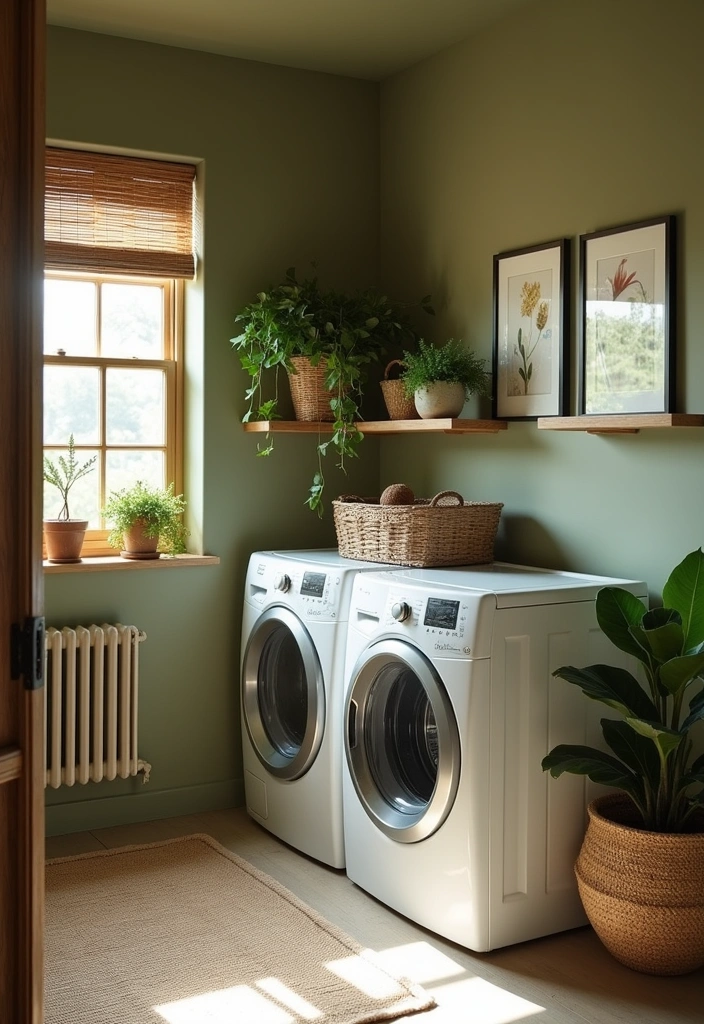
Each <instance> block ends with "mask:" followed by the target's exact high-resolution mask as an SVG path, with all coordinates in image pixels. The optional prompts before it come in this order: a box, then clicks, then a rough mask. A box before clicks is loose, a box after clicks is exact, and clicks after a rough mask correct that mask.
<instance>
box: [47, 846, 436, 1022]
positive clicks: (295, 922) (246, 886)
mask: <svg viewBox="0 0 704 1024" xmlns="http://www.w3.org/2000/svg"><path fill="white" fill-rule="evenodd" d="M46 876H47V892H46V968H45V978H46V982H45V985H46V1024H293V1022H299V1021H300V1022H302V1024H303V1022H306V1024H309V1022H313V1021H315V1022H317V1024H363V1022H368V1021H378V1020H379V1021H381V1020H393V1019H395V1018H398V1017H401V1016H404V1015H405V1014H409V1013H416V1012H418V1011H420V1010H426V1009H429V1008H430V1007H432V1006H434V1005H435V1004H434V1000H433V999H432V998H431V997H430V996H429V995H428V994H427V993H426V992H424V991H423V989H421V988H419V987H418V986H417V985H413V984H411V983H410V982H407V981H405V980H403V979H400V978H394V977H392V976H391V975H390V974H389V973H388V972H386V971H385V970H383V969H382V968H381V967H380V966H378V964H376V963H375V962H374V954H373V953H372V952H371V951H368V950H363V949H362V948H361V947H360V946H359V945H358V944H357V943H356V942H354V940H352V939H351V938H349V937H348V936H347V935H345V934H343V933H342V932H341V931H339V930H338V929H337V928H336V927H334V926H333V925H331V924H330V923H329V922H328V921H326V920H324V919H323V918H322V917H320V915H319V914H317V913H316V912H315V911H314V910H312V909H311V908H310V907H308V906H306V905H305V904H304V903H302V902H301V901H300V900H299V899H297V898H296V897H295V896H294V895H293V893H291V892H289V891H288V890H287V889H285V888H284V887H283V886H281V885H279V883H278V882H276V881H274V879H273V878H269V877H268V875H265V874H263V873H262V872H261V871H258V870H257V869H256V868H254V867H252V865H251V864H248V863H247V862H246V861H244V860H242V859H241V858H239V857H237V856H235V855H234V854H232V853H230V852H229V851H228V850H226V849H225V848H224V847H223V846H220V844H219V843H217V842H215V840H213V839H211V838H210V837H209V836H205V835H194V836H186V837H184V838H181V839H173V840H168V841H167V842H163V843H151V844H149V845H147V846H131V847H123V848H121V849H117V850H104V851H99V852H97V853H89V854H83V855H81V856H79V857H62V858H59V859H57V860H53V861H49V862H48V863H47V872H46Z"/></svg>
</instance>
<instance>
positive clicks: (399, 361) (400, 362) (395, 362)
mask: <svg viewBox="0 0 704 1024" xmlns="http://www.w3.org/2000/svg"><path fill="white" fill-rule="evenodd" d="M392 366H401V367H404V368H405V366H406V364H405V363H404V362H403V360H402V359H392V360H391V362H390V363H389V364H388V365H387V367H386V369H385V370H384V380H388V379H389V370H390V369H391V367H392Z"/></svg>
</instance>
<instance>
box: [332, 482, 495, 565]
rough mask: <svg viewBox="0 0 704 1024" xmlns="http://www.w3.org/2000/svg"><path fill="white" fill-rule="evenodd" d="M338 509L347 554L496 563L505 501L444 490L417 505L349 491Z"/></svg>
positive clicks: (396, 560)
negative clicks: (473, 498)
mask: <svg viewBox="0 0 704 1024" xmlns="http://www.w3.org/2000/svg"><path fill="white" fill-rule="evenodd" d="M332 508H333V518H334V520H335V530H336V531H337V543H338V548H339V551H340V554H341V555H342V556H343V558H359V559H361V560H362V561H366V562H391V563H393V564H394V565H411V566H415V567H420V568H423V567H426V566H437V565H483V564H486V563H488V562H493V560H494V540H495V538H496V531H497V529H498V526H499V517H500V515H501V509H502V508H503V504H502V503H500V502H488V501H469V502H465V501H464V499H463V497H462V495H461V494H457V492H456V491H441V492H440V494H436V495H435V497H434V498H431V499H429V500H420V501H415V502H414V503H413V504H412V505H380V504H379V499H378V498H357V497H355V496H354V495H343V496H342V497H340V498H338V499H337V500H336V501H333V503H332Z"/></svg>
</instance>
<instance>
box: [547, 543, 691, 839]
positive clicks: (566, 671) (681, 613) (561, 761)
mask: <svg viewBox="0 0 704 1024" xmlns="http://www.w3.org/2000/svg"><path fill="white" fill-rule="evenodd" d="M662 597H663V602H664V605H665V606H664V607H663V608H654V609H652V610H651V611H645V609H644V608H643V605H642V604H641V602H640V601H639V600H638V598H637V597H635V596H634V595H633V594H631V593H630V592H629V591H627V590H624V589H622V588H621V587H605V588H604V589H603V590H600V591H599V593H598V594H597V599H596V616H597V620H598V622H599V626H600V627H601V629H602V630H603V632H604V633H605V634H606V636H607V637H608V638H609V640H610V641H611V642H612V643H613V644H614V645H615V646H616V647H618V648H619V650H621V651H625V653H626V654H629V655H631V656H632V657H634V658H636V659H637V660H638V661H639V662H640V663H641V665H642V669H643V672H644V674H645V678H646V686H645V687H643V686H641V684H640V683H639V682H638V680H637V679H636V678H635V677H634V676H633V675H631V673H630V672H627V671H626V670H625V669H622V668H615V667H613V666H610V665H590V666H589V667H588V668H584V669H578V668H573V667H572V666H566V667H564V668H558V669H557V670H556V671H555V672H553V675H554V676H559V677H560V678H561V679H565V680H566V681H567V682H568V683H574V684H575V685H576V686H579V687H581V690H582V693H584V694H585V695H586V696H587V697H589V698H590V699H591V700H596V701H600V702H601V703H602V704H605V705H606V706H607V707H608V708H611V709H612V710H613V711H617V712H618V713H619V714H620V715H621V716H622V717H623V720H622V721H615V720H612V719H609V718H602V720H601V728H602V732H603V734H604V740H605V741H606V745H607V746H608V747H609V749H610V750H611V751H612V753H606V752H604V751H602V750H597V749H596V748H595V747H587V746H581V745H573V744H560V745H559V746H557V747H555V748H554V749H553V750H551V751H550V753H549V754H548V755H547V757H545V758H543V762H542V766H543V771H549V772H550V774H551V775H553V776H554V777H555V778H557V777H558V776H559V775H562V773H563V772H571V773H572V774H573V775H587V776H588V777H589V778H590V779H591V780H592V782H598V783H602V784H603V785H606V786H615V787H616V788H618V789H620V790H622V791H623V792H624V793H626V794H627V795H628V796H629V797H630V799H631V800H632V801H633V803H634V804H635V806H636V807H637V808H638V811H639V812H640V815H641V818H642V820H643V828H644V829H646V830H648V831H650V832H687V831H689V830H690V829H691V825H690V823H691V821H692V816H693V815H694V814H695V812H696V811H697V810H698V809H701V808H704V789H702V786H704V754H702V755H701V756H699V757H697V758H695V759H694V760H693V761H692V760H691V758H692V747H693V744H692V739H691V735H690V734H691V731H692V727H693V726H694V725H696V723H698V722H700V721H701V720H702V719H704V689H703V688H702V685H701V684H702V673H703V672H704V554H702V550H701V548H699V549H698V550H697V551H692V552H691V553H690V554H688V555H687V556H686V558H685V559H684V560H683V561H682V562H680V564H679V565H678V566H676V567H675V568H674V569H673V570H672V572H671V573H670V576H669V578H668V580H667V583H666V584H665V587H664V589H663V594H662ZM687 697H689V701H688V704H687V706H686V707H685V701H686V699H687ZM614 755H616V756H614Z"/></svg>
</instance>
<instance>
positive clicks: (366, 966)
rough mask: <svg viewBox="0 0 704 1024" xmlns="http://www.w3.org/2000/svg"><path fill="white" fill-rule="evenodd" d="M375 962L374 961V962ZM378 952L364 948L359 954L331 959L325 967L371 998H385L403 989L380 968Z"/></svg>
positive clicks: (399, 993)
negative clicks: (340, 958)
mask: <svg viewBox="0 0 704 1024" xmlns="http://www.w3.org/2000/svg"><path fill="white" fill-rule="evenodd" d="M375 962H376V963H375ZM377 963H379V959H378V954H377V953H375V952H374V950H373V949H365V950H363V951H362V955H360V956H346V957H344V958H343V959H342V960H331V961H330V963H328V964H326V965H325V966H326V968H327V969H328V970H329V971H331V972H332V973H333V974H335V975H337V977H338V978H342V980H343V981H346V982H347V983H348V984H349V985H354V987H355V988H356V989H357V990H358V991H359V992H363V993H364V995H365V996H369V997H370V998H371V999H387V998H388V997H390V996H396V995H401V994H402V992H403V989H402V988H401V986H400V985H399V984H398V983H397V982H396V981H395V980H394V979H393V978H391V977H389V975H388V974H387V973H386V971H385V970H383V969H381V965H379V966H376V964H377Z"/></svg>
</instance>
